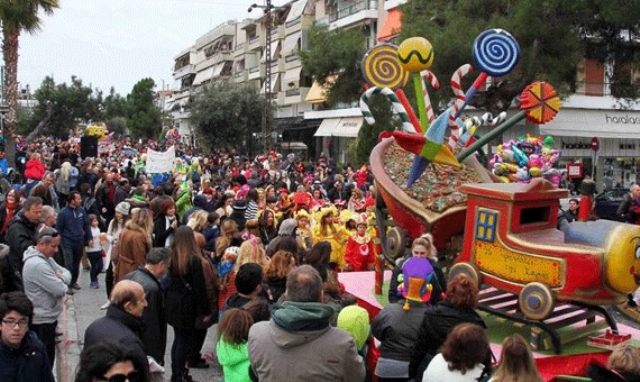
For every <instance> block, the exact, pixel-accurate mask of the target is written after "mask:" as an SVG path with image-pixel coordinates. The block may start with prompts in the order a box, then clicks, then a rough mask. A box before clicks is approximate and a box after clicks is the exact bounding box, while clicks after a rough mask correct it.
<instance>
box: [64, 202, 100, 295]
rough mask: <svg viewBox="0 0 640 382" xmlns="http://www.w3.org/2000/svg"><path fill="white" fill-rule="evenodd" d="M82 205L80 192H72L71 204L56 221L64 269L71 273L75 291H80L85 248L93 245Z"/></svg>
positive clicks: (87, 216)
mask: <svg viewBox="0 0 640 382" xmlns="http://www.w3.org/2000/svg"><path fill="white" fill-rule="evenodd" d="M81 205H82V195H80V192H78V191H71V192H70V193H69V203H68V204H67V206H66V207H65V208H63V209H62V210H60V213H58V220H57V221H56V230H58V232H59V233H60V237H61V243H62V249H63V254H64V267H65V268H67V269H68V270H69V272H71V283H70V284H69V286H70V287H71V288H73V289H75V290H79V289H80V285H78V275H79V270H80V260H81V259H82V253H83V251H84V247H85V246H88V247H91V246H92V245H93V236H92V235H91V225H90V224H89V215H88V214H87V213H86V211H85V210H84V208H82V206H81ZM71 288H70V289H69V291H68V292H69V294H73V289H71Z"/></svg>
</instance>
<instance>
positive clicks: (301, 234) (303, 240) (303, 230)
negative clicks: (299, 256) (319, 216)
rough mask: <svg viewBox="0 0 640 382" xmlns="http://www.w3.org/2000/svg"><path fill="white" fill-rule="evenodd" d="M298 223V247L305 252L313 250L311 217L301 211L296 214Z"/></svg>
mask: <svg viewBox="0 0 640 382" xmlns="http://www.w3.org/2000/svg"><path fill="white" fill-rule="evenodd" d="M295 216H296V221H297V222H298V226H297V228H296V240H297V241H298V245H299V246H300V248H301V249H302V250H303V251H306V250H309V249H311V246H312V242H311V237H312V233H311V228H309V227H310V226H309V223H310V222H311V215H309V213H308V212H307V211H305V210H299V211H298V212H296V215H295Z"/></svg>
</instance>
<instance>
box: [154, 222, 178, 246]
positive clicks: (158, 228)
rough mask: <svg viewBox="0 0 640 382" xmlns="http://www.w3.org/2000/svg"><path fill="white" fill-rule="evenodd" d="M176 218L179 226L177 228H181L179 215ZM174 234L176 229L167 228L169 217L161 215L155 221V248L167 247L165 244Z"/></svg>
mask: <svg viewBox="0 0 640 382" xmlns="http://www.w3.org/2000/svg"><path fill="white" fill-rule="evenodd" d="M174 218H175V219H176V222H177V224H178V225H177V227H180V218H179V217H178V216H177V215H176V216H175V217H174ZM177 227H176V228H177ZM174 232H175V229H174V228H173V227H171V225H169V226H168V227H167V217H166V216H165V214H159V215H158V216H156V217H155V218H154V219H153V246H154V247H162V248H164V247H166V245H165V242H166V241H167V238H168V237H169V236H171V235H173V233H174Z"/></svg>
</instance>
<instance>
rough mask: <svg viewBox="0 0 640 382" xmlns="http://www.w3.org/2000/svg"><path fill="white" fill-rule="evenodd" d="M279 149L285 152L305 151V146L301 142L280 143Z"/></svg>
mask: <svg viewBox="0 0 640 382" xmlns="http://www.w3.org/2000/svg"><path fill="white" fill-rule="evenodd" d="M280 148H282V149H285V150H306V149H307V145H305V144H304V143H303V142H282V143H280Z"/></svg>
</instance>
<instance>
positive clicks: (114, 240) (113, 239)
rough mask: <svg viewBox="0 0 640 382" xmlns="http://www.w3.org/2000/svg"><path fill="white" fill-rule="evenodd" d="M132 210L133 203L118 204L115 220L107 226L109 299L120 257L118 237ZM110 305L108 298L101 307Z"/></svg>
mask: <svg viewBox="0 0 640 382" xmlns="http://www.w3.org/2000/svg"><path fill="white" fill-rule="evenodd" d="M130 210H131V205H130V204H129V203H127V202H122V203H120V204H118V205H117V206H116V209H115V216H114V218H113V220H111V221H110V222H109V226H108V227H107V244H108V245H109V249H108V250H107V256H106V257H105V261H106V262H107V270H106V273H105V276H104V283H105V287H106V292H107V299H108V298H109V296H111V290H112V289H113V280H114V272H113V270H114V267H115V264H116V263H117V262H118V259H119V257H120V250H119V248H120V246H119V244H118V238H119V237H120V232H121V231H122V230H123V229H124V226H125V225H126V223H127V222H128V221H129V211H130ZM108 306H109V301H108V300H107V302H106V304H104V305H102V306H101V307H100V308H101V309H107V307H108Z"/></svg>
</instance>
